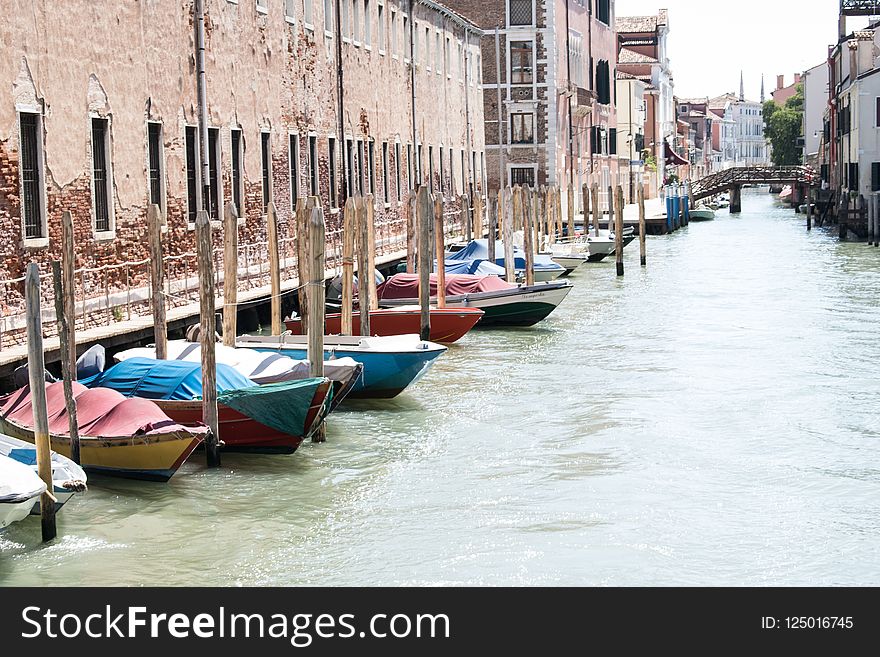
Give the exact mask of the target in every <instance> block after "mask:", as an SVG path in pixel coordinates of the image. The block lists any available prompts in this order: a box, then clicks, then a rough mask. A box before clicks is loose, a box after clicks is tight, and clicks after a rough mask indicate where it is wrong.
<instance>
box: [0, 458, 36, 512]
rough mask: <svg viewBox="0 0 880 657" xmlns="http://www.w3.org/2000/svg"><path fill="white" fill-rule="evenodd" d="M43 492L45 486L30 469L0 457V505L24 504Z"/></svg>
mask: <svg viewBox="0 0 880 657" xmlns="http://www.w3.org/2000/svg"><path fill="white" fill-rule="evenodd" d="M45 490H46V484H45V483H43V480H42V479H40V478H39V476H37V473H36V472H34V471H33V470H32V469H31V468H29V467H28V466H26V465H24V464H22V463H19V462H18V461H14V460H13V459H11V458H8V457H6V456H2V455H0V503H2V504H18V503H19V502H26V501H27V500H29V499H32V498H34V497H36V496H37V495H39V494H40V493H42V492H43V491H45ZM3 526H4V525H3V524H2V523H0V527H3Z"/></svg>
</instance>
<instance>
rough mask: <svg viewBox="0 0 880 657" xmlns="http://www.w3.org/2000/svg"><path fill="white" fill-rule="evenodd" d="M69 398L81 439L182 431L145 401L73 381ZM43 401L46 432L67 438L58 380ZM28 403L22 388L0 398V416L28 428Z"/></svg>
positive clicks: (30, 413) (27, 392)
mask: <svg viewBox="0 0 880 657" xmlns="http://www.w3.org/2000/svg"><path fill="white" fill-rule="evenodd" d="M73 397H74V402H75V403H76V419H77V426H78V427H79V432H80V435H82V436H95V437H102V436H103V437H119V436H134V435H145V434H148V433H152V432H160V433H164V432H170V431H182V430H183V427H181V426H179V425H178V424H177V423H175V422H174V421H173V420H171V418H169V417H168V416H167V415H166V414H165V412H164V411H163V410H162V409H161V408H159V407H158V406H156V404H154V403H153V402H151V401H150V400H148V399H128V398H126V397H125V396H123V395H122V394H121V393H119V392H117V391H115V390H110V389H109V388H91V389H89V388H86V387H85V386H84V385H82V384H80V383H78V382H73ZM46 401H47V409H48V418H49V432H50V433H51V434H53V435H56V436H64V435H67V434H68V433H69V432H70V425H69V423H68V417H67V407H66V406H65V403H64V384H63V383H62V382H61V381H59V382H57V383H50V384H47V385H46ZM31 404H32V398H31V391H30V387H29V386H25V387H24V388H21V389H20V390H16V391H15V392H13V393H12V394H10V395H7V396H6V397H4V398H2V399H0V413H2V414H3V417H5V418H7V419H8V420H10V421H12V422H15V423H16V424H19V425H21V426H24V427H27V428H31V429H32V428H33V425H34V411H33V408H32V406H31ZM203 429H204V428H203ZM203 429H200V428H195V427H194V428H190V429H188V431H190V432H191V433H200V432H201V431H202V430H203Z"/></svg>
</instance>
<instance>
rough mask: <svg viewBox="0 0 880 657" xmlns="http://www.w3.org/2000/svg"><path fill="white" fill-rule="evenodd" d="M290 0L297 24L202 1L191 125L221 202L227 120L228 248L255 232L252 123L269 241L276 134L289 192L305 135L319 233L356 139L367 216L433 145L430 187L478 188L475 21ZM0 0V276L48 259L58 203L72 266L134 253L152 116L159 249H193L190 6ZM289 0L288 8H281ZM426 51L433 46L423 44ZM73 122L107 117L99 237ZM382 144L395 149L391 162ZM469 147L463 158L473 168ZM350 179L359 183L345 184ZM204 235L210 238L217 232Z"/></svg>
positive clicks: (244, 6) (86, 141) (282, 192)
mask: <svg viewBox="0 0 880 657" xmlns="http://www.w3.org/2000/svg"><path fill="white" fill-rule="evenodd" d="M306 2H311V24H308V23H306V21H305V18H304V15H303V8H304V3H303V1H302V0H300V1H299V2H291V3H288V2H284V1H281V0H279V1H274V0H270V1H269V2H267V3H265V5H266V6H267V7H268V9H267V10H262V9H261V6H262V4H263V3H257V2H256V1H255V0H238V1H237V2H236V1H233V0H205V11H206V48H207V50H206V69H207V96H208V107H209V124H210V127H212V128H217V129H219V134H218V137H219V139H218V150H219V155H218V164H217V170H218V177H219V178H220V180H221V181H222V185H221V186H222V190H223V191H222V199H221V201H222V203H223V204H225V203H228V202H230V200H231V199H232V198H233V180H232V175H233V174H232V163H231V162H232V159H231V158H232V133H231V130H233V129H237V130H240V131H241V138H242V144H243V145H242V149H241V151H242V156H243V157H242V166H241V180H242V184H241V186H242V199H243V203H242V206H243V207H242V208H241V209H240V214H241V216H242V217H243V227H242V229H241V232H240V236H239V240H240V243H241V244H248V243H255V242H259V241H261V240H264V239H265V225H266V221H265V215H264V209H263V183H262V158H261V141H260V140H261V136H260V135H261V133H263V132H268V133H269V134H270V144H271V162H272V171H271V181H272V183H271V199H272V200H273V201H274V203H275V205H276V207H277V210H278V216H279V222H280V226H281V235H282V237H286V236H288V235H289V232H288V222H289V219H290V215H291V205H292V204H291V200H292V199H291V167H290V144H291V135H294V136H295V139H296V141H297V143H298V154H299V157H298V160H297V165H298V166H297V167H296V171H297V176H296V177H297V180H296V183H297V188H298V190H299V194H300V195H301V196H305V195H309V191H310V161H309V137H310V136H314V137H315V139H316V150H317V178H318V187H319V189H318V193H319V196H320V197H321V200H322V204H323V206H324V210H325V213H326V217H327V224H328V232H329V233H330V234H331V235H332V233H333V231H334V230H337V229H338V226H339V223H340V220H339V216H340V213H339V211H338V206H339V205H340V204H341V203H342V202H343V200H344V198H345V188H346V180H347V176H348V175H349V173H350V172H349V171H348V167H347V166H346V164H345V159H344V158H345V153H346V142H347V140H351V141H352V143H353V148H354V151H355V153H357V151H358V142H359V141H360V142H363V144H364V147H363V148H364V162H363V163H362V164H359V163H358V162H357V161H356V163H355V171H354V172H353V173H354V178H355V179H356V180H360V177H361V176H360V174H361V170H362V169H363V179H364V186H363V188H362V189H360V191H362V192H363V193H364V194H367V193H369V192H370V191H371V190H370V189H369V186H370V183H369V180H370V175H369V172H368V171H367V169H368V168H369V161H368V153H369V146H368V144H369V143H370V142H371V141H372V142H373V143H374V146H373V153H374V162H373V174H372V180H373V181H374V187H375V189H374V190H373V191H374V192H375V196H376V207H377V220H378V221H384V220H388V219H395V220H396V219H397V217H398V215H400V214H401V211H402V207H403V203H402V202H401V201H398V198H400V199H405V198H406V195H407V194H408V192H409V189H410V188H411V187H412V185H413V184H415V183H416V182H417V181H416V174H415V173H413V174H412V175H410V169H413V170H421V171H422V173H423V179H426V177H427V175H428V172H429V171H430V170H433V172H434V181H433V182H434V188H435V189H437V188H438V187H440V184H441V183H440V180H439V171H440V167H439V162H437V161H436V158H437V157H438V153H439V149H440V148H441V147H442V148H443V153H444V157H445V163H444V168H443V171H444V176H445V180H444V182H443V190H444V192H445V193H446V194H447V195H451V194H452V193H453V192H454V193H457V194H461V193H462V192H463V191H469V190H470V186H471V185H474V184H475V187H476V189H475V191H477V192H480V191H482V189H483V186H484V184H483V179H484V171H483V168H482V165H481V162H482V159H483V153H484V127H483V126H484V121H483V100H482V87H481V84H480V79H479V76H478V74H477V70H478V69H477V63H478V61H479V52H480V48H479V37H478V36H477V35H476V33H475V26H474V25H472V24H471V23H469V22H468V21H467V20H465V19H463V18H461V17H460V16H458V15H457V14H454V13H453V12H451V11H449V10H447V9H445V8H444V7H442V6H440V5H437V4H435V3H433V2H429V1H427V0H416V1H415V2H413V3H410V2H408V1H406V0H399V1H398V0H370V1H369V2H365V0H342V2H341V3H339V4H337V2H336V1H335V0H333V1H331V2H322V1H321V0H306ZM8 4H9V5H11V6H8V7H5V10H6V11H4V14H5V18H4V21H3V22H2V23H0V42H2V43H3V44H4V53H5V55H6V56H5V57H3V58H2V59H0V80H2V81H3V83H4V84H5V85H6V88H7V89H8V90H9V92H11V96H10V95H7V96H6V97H5V98H6V101H5V102H0V236H2V239H0V254H2V259H0V280H9V279H15V278H18V277H21V276H23V275H24V271H25V267H26V265H27V263H28V262H31V261H37V262H39V263H40V264H41V270H42V271H43V272H45V273H48V271H49V262H50V261H51V260H57V259H60V253H61V249H60V246H61V245H60V235H61V231H60V218H61V214H62V212H63V211H64V210H70V211H71V213H72V215H73V219H74V226H75V241H76V243H75V255H76V266H77V268H82V267H87V268H94V267H99V266H102V265H111V264H114V263H120V262H136V261H141V260H143V259H144V258H146V257H147V247H146V236H147V226H146V221H145V217H146V210H147V207H148V203H149V190H150V181H149V156H148V145H147V143H148V138H147V131H148V128H147V125H148V122H156V123H160V124H161V126H162V128H161V129H162V181H163V183H162V184H163V188H164V189H163V192H164V206H165V207H164V209H165V216H166V220H167V224H168V231H167V233H166V236H165V240H164V243H165V249H166V252H167V253H168V254H169V255H170V256H175V255H177V254H183V253H188V252H192V251H194V249H195V243H194V231H193V229H192V224H191V223H189V222H188V221H187V212H188V193H187V157H186V148H185V129H186V127H187V126H197V125H198V116H197V94H196V68H195V56H194V40H195V37H194V26H193V2H192V0H118V1H117V2H113V3H96V2H92V1H91V0H69V1H66V2H64V3H58V2H53V1H51V0H10V2H9V3H8ZM291 6H292V7H293V8H294V9H293V11H294V14H293V15H292V16H287V15H286V13H287V9H288V7H291ZM337 6H339V7H343V8H347V11H346V12H345V14H344V15H343V16H342V17H340V21H339V23H340V25H339V27H340V28H341V30H342V34H340V33H339V32H338V31H337V20H336V19H337V17H336V16H331V17H326V18H327V20H325V16H324V8H325V7H331V8H333V11H334V12H335V8H336V7H337ZM353 8H354V11H355V13H353ZM365 8H368V11H369V15H368V17H367V18H368V23H369V33H368V32H367V30H366V27H365V25H366V23H365V16H364V11H365ZM380 11H381V17H382V19H381V20H382V22H381V24H380V18H379V17H380ZM346 16H347V18H345V17H346ZM355 16H357V18H356V19H355ZM412 21H415V24H416V26H417V28H418V29H419V30H421V31H422V32H423V31H424V28H425V27H428V28H429V29H430V31H431V33H432V34H437V33H439V34H440V37H439V38H440V39H441V42H442V43H443V44H444V48H443V57H442V60H441V61H442V64H441V66H442V72H441V73H440V74H437V72H436V66H434V65H433V64H434V60H433V52H432V71H431V72H427V71H426V70H425V69H426V67H425V66H424V65H423V63H422V61H421V59H420V57H419V55H418V54H417V56H416V66H415V71H413V70H412V66H411V62H410V59H411V56H410V52H409V48H410V45H411V44H410V39H409V35H408V34H406V33H405V30H406V32H409V26H410V25H411V23H412ZM355 30H357V32H356V33H355ZM368 34H369V36H368ZM340 36H341V37H342V39H341V41H342V44H341V50H342V52H341V66H340V65H339V64H340V61H339V59H338V52H337V44H338V42H339V41H340ZM447 39H448V40H449V46H448V47H446V45H445V44H446V41H447ZM431 45H432V51H433V47H434V46H435V43H432V44H431ZM339 71H341V73H342V84H341V85H339V84H338V82H339V78H338V75H339ZM413 81H414V82H415V85H414V86H415V89H413ZM340 86H341V88H342V99H341V102H340V98H339V87H340ZM413 91H415V93H413ZM340 107H341V108H342V117H341V119H342V120H341V121H340ZM20 112H30V113H34V114H37V115H39V117H40V127H41V134H40V151H41V157H42V163H43V164H42V169H41V175H42V181H41V184H42V188H43V193H44V195H45V212H44V214H43V217H42V221H43V222H44V223H45V229H43V230H42V231H40V235H39V236H37V237H36V238H34V239H24V238H25V235H24V230H23V220H22V199H21V197H22V189H23V187H22V185H23V183H22V179H21V175H20V174H21V166H20V164H21V162H20V160H21V157H20V155H21V154H20V148H21V147H20V143H21V136H20V134H19V133H20V129H19V126H20V114H19V113H20ZM90 117H103V118H106V119H108V120H109V155H110V157H109V161H110V170H111V176H110V183H111V187H110V189H111V197H112V213H111V216H112V222H111V223H112V226H111V228H112V230H111V231H106V232H103V233H98V232H96V230H95V222H94V219H93V213H94V200H93V198H94V195H93V191H92V187H93V161H92V145H91V138H92V133H91V124H90V121H91V119H90ZM414 121H415V126H414V125H413V123H414ZM414 127H415V130H414ZM414 133H415V139H416V140H417V143H418V144H423V160H424V162H423V164H422V166H421V167H420V168H419V169H416V163H415V162H410V161H409V159H408V158H410V157H412V159H415V157H416V156H415V153H417V152H418V148H417V147H415V146H413V140H414ZM330 139H335V140H336V159H335V172H336V175H335V180H336V187H337V193H336V199H337V203H336V204H335V206H337V207H334V204H331V202H330V198H331V194H330V177H331V176H330V169H331V163H330V159H329V143H330ZM385 144H387V145H388V146H387V171H386V164H385V161H386V158H385V157H383V154H384V153H385V146H384V145H385ZM396 144H400V147H399V152H400V161H398V158H397V152H398V147H397V146H396ZM428 146H431V147H433V150H434V153H435V162H434V166H433V169H432V167H431V166H430V165H429V164H428V163H427V161H426V158H427V153H428ZM409 153H412V154H413V155H412V156H410V155H409ZM462 153H464V154H465V156H464V158H462V155H461V154H462ZM471 153H475V154H476V158H475V160H476V162H477V167H478V168H477V170H476V171H473V170H472V166H471V163H472V162H473V161H474V158H473V157H472V156H471ZM450 154H451V157H452V169H451V170H450V164H449V158H450ZM462 162H464V170H462ZM398 170H399V171H400V173H399V174H398ZM386 176H387V178H388V184H387V189H388V194H387V196H388V197H387V198H386V197H385V196H386V195H385V188H386V184H385V178H386ZM398 177H399V179H400V187H401V189H400V192H399V193H398V189H397V180H398ZM199 186H200V185H199ZM354 189H355V191H358V189H359V185H358V183H357V182H355V184H354ZM220 207H222V205H221V206H220ZM214 235H215V240H216V244H217V246H218V248H219V247H220V243H221V241H222V229H221V228H220V226H219V225H217V227H216V229H215V233H214ZM181 263H189V264H188V265H185V264H181ZM193 264H194V263H193V262H192V261H191V260H190V259H183V260H180V261H178V264H177V265H176V266H177V267H178V270H179V269H180V268H181V267H185V266H192V265H193ZM190 273H191V275H192V276H194V275H195V274H194V272H190ZM102 275H104V276H107V277H109V278H110V286H111V287H113V288H114V289H116V288H118V287H119V286H120V285H121V284H122V282H121V278H122V277H123V276H128V277H129V279H130V280H128V281H127V284H128V285H137V284H146V275H147V270H146V269H145V268H144V267H140V268H136V270H130V271H129V270H126V269H125V268H122V267H120V268H117V269H111V270H106V271H105V272H103V274H102ZM87 285H88V283H87ZM21 290H22V287H21V285H16V284H2V285H0V299H2V309H3V313H4V315H6V314H8V313H15V312H18V310H19V309H20V305H21V304H20V301H21V297H20V293H21ZM0 330H2V327H0Z"/></svg>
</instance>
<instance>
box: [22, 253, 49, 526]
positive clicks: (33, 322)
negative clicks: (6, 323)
mask: <svg viewBox="0 0 880 657" xmlns="http://www.w3.org/2000/svg"><path fill="white" fill-rule="evenodd" d="M24 292H25V304H26V308H27V310H26V312H27V347H28V380H29V383H30V388H31V405H32V407H33V412H34V446H35V447H36V451H37V472H38V474H39V475H40V479H42V480H43V481H44V482H45V484H46V492H45V493H43V494H42V495H41V496H40V518H41V525H42V533H43V541H44V542H45V541H51V540H52V539H53V538H55V536H56V535H57V532H56V530H55V500H54V496H53V495H52V491H53V490H54V488H53V485H52V448H51V446H50V445H49V416H48V411H47V409H46V378H45V371H46V363H45V361H44V359H43V326H42V321H41V319H40V318H41V312H40V269H39V267H38V266H37V263H35V262H31V263H30V264H28V267H27V275H26V276H25V289H24Z"/></svg>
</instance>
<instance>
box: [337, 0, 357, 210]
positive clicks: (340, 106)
mask: <svg viewBox="0 0 880 657" xmlns="http://www.w3.org/2000/svg"><path fill="white" fill-rule="evenodd" d="M342 1H343V0H336V5H335V6H336V103H337V105H336V113H337V114H338V115H339V142H338V145H337V151H338V152H339V153H340V154H341V155H342V170H343V171H345V172H347V175H348V176H351V175H352V174H353V172H351V171H348V170H347V169H348V150H347V148H346V145H345V96H344V94H345V87H344V86H343V77H342V16H341V14H342V11H341V10H342ZM336 185H337V187H338V186H339V181H337V183H336ZM339 191H340V190H339V189H337V190H336V192H337V193H339ZM339 198H340V199H341V201H340V202H339V207H345V202H346V201H347V200H348V185H347V184H345V176H343V179H342V194H341V195H340V196H339Z"/></svg>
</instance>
